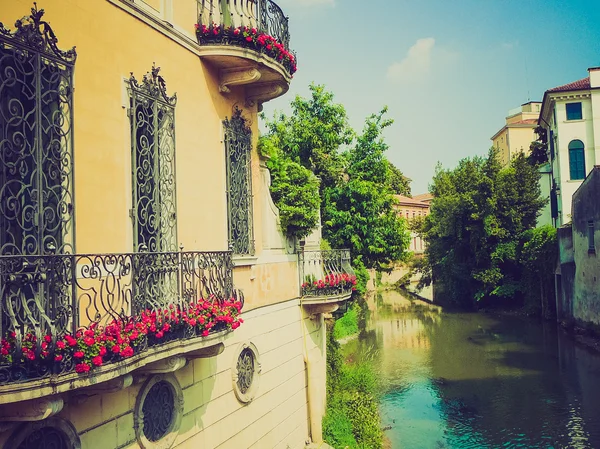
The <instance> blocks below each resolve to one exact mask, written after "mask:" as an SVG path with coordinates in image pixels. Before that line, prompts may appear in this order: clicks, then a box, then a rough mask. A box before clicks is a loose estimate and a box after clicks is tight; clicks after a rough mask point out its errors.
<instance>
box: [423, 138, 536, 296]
mask: <svg viewBox="0 0 600 449" xmlns="http://www.w3.org/2000/svg"><path fill="white" fill-rule="evenodd" d="M539 176H540V175H539V172H538V171H537V169H536V167H535V166H532V165H531V164H529V163H528V161H527V159H526V157H525V156H524V155H522V154H521V155H518V156H517V157H515V158H514V159H513V160H512V161H511V164H510V165H509V166H508V167H506V168H502V167H501V166H500V163H499V161H498V158H497V153H496V151H495V150H493V149H492V150H490V152H489V154H488V157H487V158H481V157H474V158H467V159H463V160H461V161H460V162H459V164H458V167H456V168H455V169H453V170H444V169H442V168H441V167H438V168H437V170H436V174H435V176H434V179H433V184H432V187H431V193H432V194H433V196H434V199H433V201H432V204H431V213H430V215H429V216H428V217H427V218H426V220H425V224H424V230H423V234H424V237H425V240H426V241H427V244H428V246H427V249H426V254H427V257H428V261H429V266H430V267H431V273H432V276H433V279H434V280H435V282H436V290H437V291H438V293H439V292H443V294H444V295H445V297H446V299H447V300H448V301H449V302H450V303H452V304H455V305H463V306H465V305H466V306H473V305H475V303H474V301H476V300H483V299H488V300H489V299H492V298H506V297H511V298H512V297H515V295H517V294H518V293H519V292H521V291H522V283H521V280H522V279H521V275H522V266H521V264H520V261H519V259H518V249H519V248H520V247H521V245H522V241H523V238H524V237H523V235H524V233H525V232H526V231H528V230H530V229H532V228H534V227H535V223H536V219H537V217H538V215H539V213H540V210H541V208H542V207H543V205H544V201H543V200H542V199H541V198H540V188H539ZM437 296H439V295H437Z"/></svg>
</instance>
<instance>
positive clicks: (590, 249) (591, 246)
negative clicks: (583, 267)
mask: <svg viewBox="0 0 600 449" xmlns="http://www.w3.org/2000/svg"><path fill="white" fill-rule="evenodd" d="M587 229H588V252H589V253H595V252H596V244H595V242H594V221H593V220H590V221H588V226H587Z"/></svg>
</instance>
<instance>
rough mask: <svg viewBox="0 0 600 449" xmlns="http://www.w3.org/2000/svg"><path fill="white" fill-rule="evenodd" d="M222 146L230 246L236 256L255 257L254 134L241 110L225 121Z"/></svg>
mask: <svg viewBox="0 0 600 449" xmlns="http://www.w3.org/2000/svg"><path fill="white" fill-rule="evenodd" d="M223 143H224V147H225V166H226V189H227V191H226V193H227V240H228V246H229V248H230V249H231V250H232V251H233V254H234V255H235V256H254V254H255V241H254V221H253V207H254V197H253V194H252V157H251V154H252V130H251V129H250V127H249V126H248V123H247V120H246V119H245V118H244V117H243V116H242V111H241V109H239V108H238V107H236V108H235V109H234V111H233V114H232V116H231V118H225V120H224V121H223ZM240 234H241V235H240Z"/></svg>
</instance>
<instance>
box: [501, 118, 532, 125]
mask: <svg viewBox="0 0 600 449" xmlns="http://www.w3.org/2000/svg"><path fill="white" fill-rule="evenodd" d="M537 122H538V119H536V118H526V119H525V120H519V121H518V122H513V123H509V124H508V126H512V125H535V124H537Z"/></svg>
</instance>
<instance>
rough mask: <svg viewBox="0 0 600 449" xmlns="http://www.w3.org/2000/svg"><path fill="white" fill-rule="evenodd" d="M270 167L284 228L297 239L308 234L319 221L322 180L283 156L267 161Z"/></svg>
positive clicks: (272, 188) (274, 193)
mask: <svg viewBox="0 0 600 449" xmlns="http://www.w3.org/2000/svg"><path fill="white" fill-rule="evenodd" d="M267 167H268V168H269V170H270V171H271V176H272V182H271V196H272V198H273V202H274V203H275V205H276V206H277V208H278V209H279V219H280V221H281V228H282V230H283V232H284V233H285V234H286V235H288V236H290V237H295V238H297V239H302V238H304V237H306V236H307V235H309V234H310V233H311V232H312V230H313V229H315V228H316V227H317V225H318V223H319V210H320V206H321V197H320V196H319V181H318V179H317V178H316V177H315V175H313V173H312V172H311V171H310V170H308V169H307V168H305V167H303V166H302V165H300V164H299V163H297V162H294V161H291V160H289V159H286V158H283V157H280V156H279V157H273V158H271V159H269V160H268V161H267Z"/></svg>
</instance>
